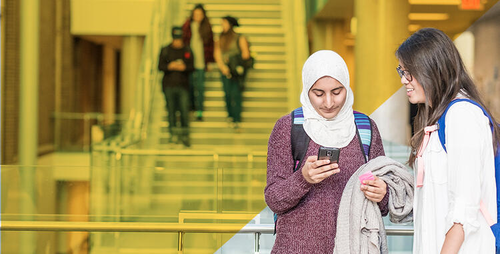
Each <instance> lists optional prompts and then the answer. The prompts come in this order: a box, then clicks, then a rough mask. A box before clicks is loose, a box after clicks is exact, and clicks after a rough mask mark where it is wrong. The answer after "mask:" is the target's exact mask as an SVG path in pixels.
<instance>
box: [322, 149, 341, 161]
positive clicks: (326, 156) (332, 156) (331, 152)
mask: <svg viewBox="0 0 500 254" xmlns="http://www.w3.org/2000/svg"><path fill="white" fill-rule="evenodd" d="M339 155H340V149H339V148H336V147H324V146H322V147H320V148H319V151H318V160H330V164H332V163H338V162H339Z"/></svg>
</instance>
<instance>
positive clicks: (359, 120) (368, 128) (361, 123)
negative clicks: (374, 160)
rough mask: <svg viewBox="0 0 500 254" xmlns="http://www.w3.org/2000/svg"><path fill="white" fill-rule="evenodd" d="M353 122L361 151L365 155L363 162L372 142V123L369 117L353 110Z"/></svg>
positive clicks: (367, 157) (366, 159)
mask: <svg viewBox="0 0 500 254" xmlns="http://www.w3.org/2000/svg"><path fill="white" fill-rule="evenodd" d="M354 122H355V123H356V129H357V132H358V137H359V141H360V142H359V143H360V144H361V151H362V152H363V155H364V156H365V162H368V160H369V159H370V157H369V156H370V147H371V143H372V124H371V121H370V118H369V117H368V116H367V115H365V114H363V113H361V112H357V111H354Z"/></svg>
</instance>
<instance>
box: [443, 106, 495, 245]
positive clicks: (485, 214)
mask: <svg viewBox="0 0 500 254" xmlns="http://www.w3.org/2000/svg"><path fill="white" fill-rule="evenodd" d="M461 101H466V102H469V103H472V104H474V105H476V106H477V107H479V108H480V109H481V110H482V111H483V114H484V115H485V116H486V117H488V119H489V120H490V125H491V130H492V131H493V126H494V124H497V123H495V122H493V119H492V118H491V116H490V115H489V114H488V113H487V112H486V110H485V109H484V108H483V107H482V106H481V105H480V104H479V103H477V102H475V101H473V100H471V99H455V100H452V101H451V102H450V103H449V104H448V107H447V108H446V110H445V111H444V113H443V114H442V115H441V117H439V119H438V126H439V129H438V136H439V141H440V142H441V146H442V147H443V149H444V151H445V152H446V135H445V134H446V133H445V128H446V121H445V120H446V114H447V113H448V110H449V109H450V108H451V106H453V105H454V104H455V103H457V102H461ZM497 145H499V144H497ZM498 148H499V150H498V151H497V154H496V155H495V182H496V186H497V188H496V189H497V224H493V222H494V221H493V219H492V216H491V214H490V213H489V212H488V210H487V209H486V206H485V205H484V204H483V201H482V200H481V203H480V210H481V213H482V214H483V216H484V217H485V219H486V220H487V222H488V224H490V226H491V229H492V230H493V233H494V235H495V238H496V247H497V250H499V246H500V236H499V235H498V234H499V232H496V231H498V227H499V224H498V222H500V210H499V209H500V185H499V184H500V146H499V147H498ZM494 228H496V229H494Z"/></svg>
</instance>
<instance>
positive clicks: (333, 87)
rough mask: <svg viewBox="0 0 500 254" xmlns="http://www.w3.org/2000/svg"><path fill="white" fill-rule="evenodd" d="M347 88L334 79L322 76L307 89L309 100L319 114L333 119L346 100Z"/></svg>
mask: <svg viewBox="0 0 500 254" xmlns="http://www.w3.org/2000/svg"><path fill="white" fill-rule="evenodd" d="M346 97H347V90H346V89H345V87H344V86H343V85H342V84H341V83H340V82H339V81H337V80H336V79H334V78H332V77H322V78H320V79H318V81H316V83H314V85H313V86H312V87H311V89H310V90H309V100H310V101H311V104H312V106H313V108H314V109H315V110H316V112H318V114H319V115H321V116H322V117H324V118H326V119H333V118H334V117H335V116H337V115H338V113H339V112H340V110H341V109H342V106H344V103H345V101H346Z"/></svg>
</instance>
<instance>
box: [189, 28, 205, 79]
mask: <svg viewBox="0 0 500 254" xmlns="http://www.w3.org/2000/svg"><path fill="white" fill-rule="evenodd" d="M191 50H192V51H193V56H194V68H195V69H197V70H203V69H205V55H204V54H205V51H204V48H203V39H202V38H201V36H200V24H199V23H198V22H195V21H191Z"/></svg>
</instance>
